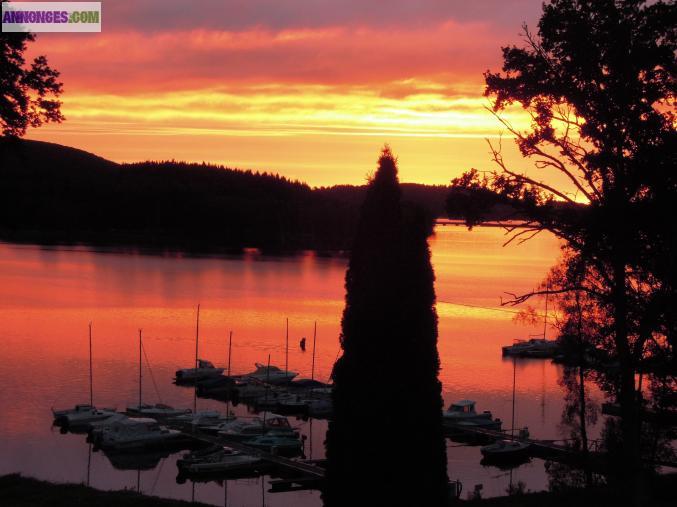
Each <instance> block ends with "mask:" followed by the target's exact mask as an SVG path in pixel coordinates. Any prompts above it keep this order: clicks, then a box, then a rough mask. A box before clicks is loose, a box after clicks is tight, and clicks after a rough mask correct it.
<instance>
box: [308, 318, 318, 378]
mask: <svg viewBox="0 0 677 507" xmlns="http://www.w3.org/2000/svg"><path fill="white" fill-rule="evenodd" d="M316 339H317V321H315V327H314V328H313V366H312V368H311V370H310V379H311V380H315V341H316Z"/></svg>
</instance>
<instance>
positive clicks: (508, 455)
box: [480, 440, 531, 462]
mask: <svg viewBox="0 0 677 507" xmlns="http://www.w3.org/2000/svg"><path fill="white" fill-rule="evenodd" d="M530 446H531V445H530V444H529V442H523V441H521V440H497V441H496V442H494V443H493V444H489V445H485V446H483V447H481V448H480V452H481V453H482V456H483V457H484V459H485V460H487V461H488V462H489V461H495V462H514V461H520V460H523V459H525V458H528V457H529V447H530Z"/></svg>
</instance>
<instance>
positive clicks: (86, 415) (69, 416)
mask: <svg viewBox="0 0 677 507" xmlns="http://www.w3.org/2000/svg"><path fill="white" fill-rule="evenodd" d="M52 413H53V414H54V424H56V425H58V426H64V427H68V428H74V427H86V426H87V425H88V424H90V423H92V422H95V421H101V420H103V419H107V418H109V417H110V416H112V415H115V414H116V412H115V409H113V408H102V409H98V408H96V407H94V406H92V405H76V406H75V408H73V409H66V410H52Z"/></svg>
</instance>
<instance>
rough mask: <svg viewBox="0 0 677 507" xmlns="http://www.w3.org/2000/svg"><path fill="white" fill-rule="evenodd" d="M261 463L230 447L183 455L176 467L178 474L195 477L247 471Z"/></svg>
mask: <svg viewBox="0 0 677 507" xmlns="http://www.w3.org/2000/svg"><path fill="white" fill-rule="evenodd" d="M261 463H262V460H261V458H258V457H256V456H250V455H248V454H244V453H242V452H239V451H236V450H234V449H231V448H230V447H224V446H217V447H210V448H208V449H204V450H199V451H195V452H191V453H188V454H184V455H183V457H182V458H181V459H179V460H177V462H176V466H177V467H178V469H179V473H185V474H189V475H197V474H212V473H216V472H220V473H223V472H240V471H247V470H251V469H252V468H254V467H255V466H257V465H259V464H261Z"/></svg>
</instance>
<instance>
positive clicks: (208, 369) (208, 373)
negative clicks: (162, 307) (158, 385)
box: [176, 359, 225, 383]
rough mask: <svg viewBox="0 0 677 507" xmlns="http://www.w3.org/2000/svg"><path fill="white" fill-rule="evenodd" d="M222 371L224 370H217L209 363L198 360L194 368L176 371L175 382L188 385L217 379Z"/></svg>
mask: <svg viewBox="0 0 677 507" xmlns="http://www.w3.org/2000/svg"><path fill="white" fill-rule="evenodd" d="M224 371H225V370H224V368H217V367H216V366H214V365H213V364H212V363H211V362H210V361H206V360H204V359H198V360H197V367H196V368H183V369H181V370H177V371H176V382H177V383H189V382H196V381H198V380H201V379H207V378H211V377H218V376H220V375H221V374H222V373H223V372H224Z"/></svg>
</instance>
